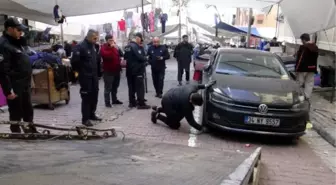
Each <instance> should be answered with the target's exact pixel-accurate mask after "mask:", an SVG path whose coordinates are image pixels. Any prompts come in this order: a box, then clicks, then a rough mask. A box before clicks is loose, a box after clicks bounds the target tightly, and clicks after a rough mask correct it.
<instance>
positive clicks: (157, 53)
mask: <svg viewBox="0 0 336 185" xmlns="http://www.w3.org/2000/svg"><path fill="white" fill-rule="evenodd" d="M147 54H148V57H149V60H148V62H149V64H150V65H151V66H152V69H153V70H164V69H166V60H168V59H169V58H170V55H169V52H168V49H167V47H166V46H164V45H159V46H154V45H151V46H150V47H149V48H148V51H147ZM159 57H163V59H162V60H161V59H158V58H159Z"/></svg>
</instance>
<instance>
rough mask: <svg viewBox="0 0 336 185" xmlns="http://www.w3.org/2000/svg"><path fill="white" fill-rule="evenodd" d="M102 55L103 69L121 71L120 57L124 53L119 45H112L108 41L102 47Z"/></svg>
mask: <svg viewBox="0 0 336 185" xmlns="http://www.w3.org/2000/svg"><path fill="white" fill-rule="evenodd" d="M100 56H101V58H102V59H103V70H104V71H105V72H120V71H121V63H120V62H121V61H120V58H121V57H122V56H123V53H122V52H121V50H120V49H119V48H118V47H111V46H109V45H108V44H107V43H106V44H104V45H103V46H102V47H101V49H100Z"/></svg>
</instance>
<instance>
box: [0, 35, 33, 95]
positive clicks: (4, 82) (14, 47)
mask: <svg viewBox="0 0 336 185" xmlns="http://www.w3.org/2000/svg"><path fill="white" fill-rule="evenodd" d="M31 75H32V67H31V65H30V60H29V56H28V55H27V54H26V53H25V51H24V48H23V46H22V42H21V41H20V40H17V39H14V38H12V37H11V36H9V35H7V34H5V33H4V35H3V36H2V37H0V84H1V86H2V91H3V93H4V94H5V96H8V95H9V94H10V93H11V91H14V93H20V92H22V91H23V90H26V89H27V88H30V85H31Z"/></svg>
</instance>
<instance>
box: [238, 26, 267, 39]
mask: <svg viewBox="0 0 336 185" xmlns="http://www.w3.org/2000/svg"><path fill="white" fill-rule="evenodd" d="M236 28H238V29H240V30H243V31H244V32H246V33H247V32H248V27H236ZM251 35H256V36H257V37H263V36H261V35H260V33H259V32H258V29H257V28H255V27H251Z"/></svg>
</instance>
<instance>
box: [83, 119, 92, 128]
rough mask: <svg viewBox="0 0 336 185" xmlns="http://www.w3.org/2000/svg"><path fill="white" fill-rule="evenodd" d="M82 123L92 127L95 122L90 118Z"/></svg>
mask: <svg viewBox="0 0 336 185" xmlns="http://www.w3.org/2000/svg"><path fill="white" fill-rule="evenodd" d="M82 124H83V125H84V126H87V127H92V126H93V124H92V123H91V121H90V120H87V121H83V122H82Z"/></svg>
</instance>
